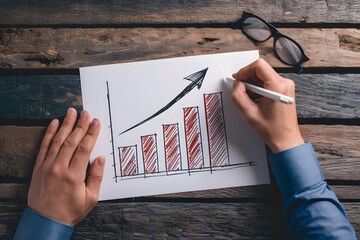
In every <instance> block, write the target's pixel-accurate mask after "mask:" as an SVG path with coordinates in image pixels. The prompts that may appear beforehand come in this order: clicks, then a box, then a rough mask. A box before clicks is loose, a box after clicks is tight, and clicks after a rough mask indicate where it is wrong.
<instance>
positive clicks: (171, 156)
mask: <svg viewBox="0 0 360 240" xmlns="http://www.w3.org/2000/svg"><path fill="white" fill-rule="evenodd" d="M206 72H207V68H206V69H203V70H201V71H199V72H196V73H193V74H191V75H189V76H187V77H186V78H184V79H186V80H190V81H191V83H190V84H189V85H188V86H187V87H186V88H185V89H184V90H183V91H182V92H181V93H180V94H179V95H178V96H176V97H175V99H173V100H172V101H170V103H168V104H167V105H166V106H164V107H163V108H162V109H160V110H159V111H158V112H156V113H154V114H153V115H151V116H150V117H148V118H146V119H145V120H143V121H141V122H139V123H137V124H136V125H134V126H132V127H130V128H128V129H127V130H125V131H123V132H122V133H120V134H119V135H121V134H123V133H126V132H128V131H131V130H132V129H134V128H136V127H138V126H140V125H142V124H144V123H145V122H147V121H150V120H151V119H152V118H154V117H156V116H157V115H159V114H161V113H163V112H165V111H166V110H167V109H169V108H170V107H171V106H172V105H174V104H175V103H176V102H177V101H179V100H180V99H181V98H182V97H184V96H185V95H186V94H187V93H188V92H189V91H191V90H192V89H193V88H195V87H196V86H197V87H198V88H199V89H200V87H201V84H202V81H203V79H204V77H205V74H206ZM107 97H108V108H109V118H110V126H109V127H110V128H111V143H112V148H113V149H114V134H113V133H112V122H111V120H112V119H111V109H110V92H109V85H108V82H107ZM199 98H201V96H199ZM201 101H203V107H204V108H203V110H202V112H201V113H200V110H199V106H188V107H184V108H183V109H182V112H181V109H178V111H179V114H182V115H183V122H182V123H171V124H162V132H161V133H152V134H147V135H142V136H139V140H140V141H139V142H140V143H139V144H140V147H138V146H137V144H133V145H125V146H120V147H118V151H119V155H118V156H119V163H120V166H119V168H120V169H119V170H120V176H119V175H117V174H116V172H117V170H116V168H117V167H116V160H115V157H114V156H113V161H114V164H113V166H114V174H115V177H114V178H115V181H116V182H117V180H122V179H124V180H125V179H128V178H129V179H130V178H134V177H145V178H146V177H150V176H151V177H152V176H163V175H164V174H165V175H172V174H189V175H190V174H191V173H192V172H193V173H196V172H206V171H207V172H211V173H213V171H219V170H226V169H227V168H229V169H231V168H234V167H243V166H253V165H256V164H254V162H246V163H235V164H234V163H233V164H231V163H230V157H229V150H228V142H227V135H226V124H225V114H224V107H223V100H222V93H221V92H215V93H205V94H203V99H202V100H201ZM200 114H201V115H204V118H203V119H205V123H201V121H200ZM179 124H181V126H182V127H181V129H182V132H180V131H179V129H180V128H179ZM202 124H205V125H206V133H205V134H206V136H202V131H201V129H202V127H205V126H202ZM159 135H160V136H162V140H163V144H162V145H163V146H162V147H163V150H162V151H159V146H158V139H157V138H158V136H159ZM181 139H183V140H184V142H185V151H186V153H184V155H182V153H181V149H182V148H181V144H180V143H181V142H180V141H181ZM204 139H205V140H207V141H206V142H207V148H208V158H209V159H205V156H204V150H203V149H204V146H203V140H204ZM205 144H206V143H205ZM182 156H183V157H184V158H186V160H185V161H184V162H183V161H182ZM141 160H142V161H141ZM139 161H140V162H142V164H139ZM159 161H163V162H162V163H161V164H160V162H159ZM161 166H162V167H161Z"/></svg>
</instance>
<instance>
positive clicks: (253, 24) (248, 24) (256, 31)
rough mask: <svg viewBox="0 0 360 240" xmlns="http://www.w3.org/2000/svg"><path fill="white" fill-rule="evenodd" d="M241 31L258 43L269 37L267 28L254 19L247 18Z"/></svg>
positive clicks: (261, 22) (269, 32)
mask: <svg viewBox="0 0 360 240" xmlns="http://www.w3.org/2000/svg"><path fill="white" fill-rule="evenodd" d="M243 30H244V31H245V32H246V34H248V35H249V36H250V37H251V38H253V39H255V40H256V41H259V42H262V41H265V40H267V39H268V38H269V37H270V35H271V31H270V29H269V27H268V26H267V25H266V24H265V23H264V22H263V21H261V20H259V19H257V18H254V17H248V18H246V19H245V20H244V22H243Z"/></svg>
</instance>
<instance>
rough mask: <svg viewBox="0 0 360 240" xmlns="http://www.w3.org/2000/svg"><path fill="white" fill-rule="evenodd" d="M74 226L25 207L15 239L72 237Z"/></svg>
mask: <svg viewBox="0 0 360 240" xmlns="http://www.w3.org/2000/svg"><path fill="white" fill-rule="evenodd" d="M73 231H74V228H73V227H71V226H68V225H65V224H63V223H60V222H58V221H55V220H53V219H50V218H47V217H44V216H42V215H40V214H39V213H37V212H35V211H33V210H31V209H30V208H25V210H24V214H23V215H22V217H21V220H20V222H19V226H18V228H17V230H16V233H15V236H14V240H18V239H37V240H42V239H52V240H56V239H65V240H66V239H70V238H71V235H72V233H73Z"/></svg>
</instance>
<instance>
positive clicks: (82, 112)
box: [80, 111, 87, 119]
mask: <svg viewBox="0 0 360 240" xmlns="http://www.w3.org/2000/svg"><path fill="white" fill-rule="evenodd" d="M86 116H87V115H86V113H85V111H81V113H80V118H82V119H85V118H86Z"/></svg>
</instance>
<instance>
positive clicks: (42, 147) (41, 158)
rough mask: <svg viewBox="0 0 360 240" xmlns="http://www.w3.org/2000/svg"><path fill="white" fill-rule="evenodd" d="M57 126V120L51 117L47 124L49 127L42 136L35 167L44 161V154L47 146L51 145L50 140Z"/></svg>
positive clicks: (46, 151) (47, 149)
mask: <svg viewBox="0 0 360 240" xmlns="http://www.w3.org/2000/svg"><path fill="white" fill-rule="evenodd" d="M58 128H59V120H57V119H53V120H52V121H51V123H50V124H49V127H48V128H47V129H46V132H45V135H44V138H43V140H42V142H41V145H40V150H39V153H38V155H37V157H36V162H35V168H39V167H40V166H41V165H42V163H43V162H44V160H45V158H46V155H47V153H48V151H49V148H50V146H51V142H52V141H53V139H54V137H55V134H56V131H57V130H58Z"/></svg>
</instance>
